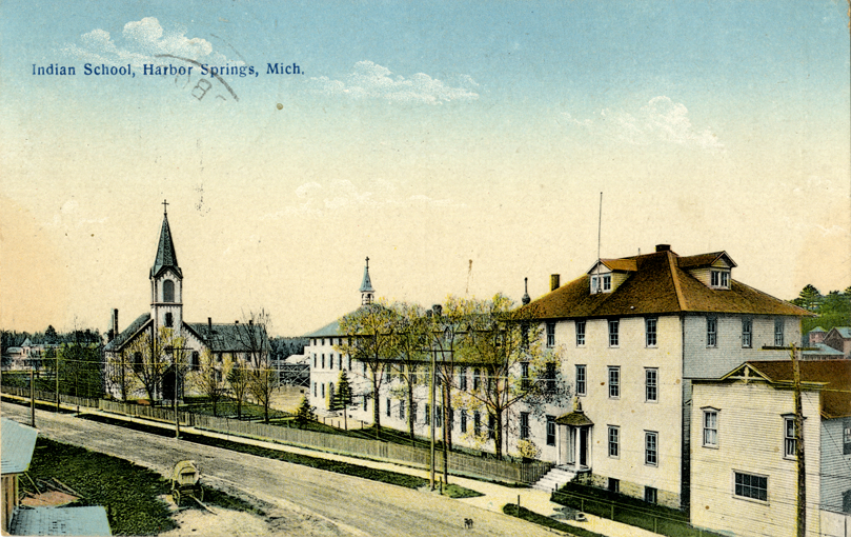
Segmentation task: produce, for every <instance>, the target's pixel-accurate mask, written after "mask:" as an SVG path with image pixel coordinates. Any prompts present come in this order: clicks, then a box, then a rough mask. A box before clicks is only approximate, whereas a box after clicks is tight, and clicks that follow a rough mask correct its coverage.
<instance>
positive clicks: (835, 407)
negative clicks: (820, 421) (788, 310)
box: [724, 360, 851, 419]
mask: <svg viewBox="0 0 851 537" xmlns="http://www.w3.org/2000/svg"><path fill="white" fill-rule="evenodd" d="M799 364H800V371H801V382H802V383H811V384H820V385H821V386H819V390H820V391H821V414H822V416H824V417H825V418H827V419H833V418H845V417H851V360H813V361H807V360H801V361H800V362H799ZM745 367H748V368H749V369H750V370H752V371H753V372H755V373H757V374H759V375H760V376H761V377H762V378H764V379H765V380H766V381H768V382H771V383H777V384H784V385H790V384H792V382H793V379H794V371H793V369H792V360H766V361H754V362H745V363H744V364H742V365H740V366H739V367H737V368H736V369H734V370H733V371H731V372H730V373H728V374H727V375H725V376H724V378H725V379H726V378H729V377H732V376H734V375H736V374H738V373H739V372H740V371H741V370H742V369H743V368H745Z"/></svg>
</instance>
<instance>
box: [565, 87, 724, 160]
mask: <svg viewBox="0 0 851 537" xmlns="http://www.w3.org/2000/svg"><path fill="white" fill-rule="evenodd" d="M564 117H565V118H566V119H567V123H568V125H569V126H572V127H582V128H586V129H588V130H589V132H592V133H594V134H600V135H602V136H605V137H608V138H610V139H613V140H618V141H622V142H626V143H628V144H632V145H650V144H655V143H667V144H674V145H681V146H694V147H700V148H702V149H707V150H718V149H723V148H724V144H722V143H721V141H720V140H718V137H717V136H716V135H715V134H714V133H713V132H712V130H711V129H710V128H708V127H707V128H703V129H700V128H696V127H695V126H694V125H693V124H692V122H691V119H690V118H689V115H688V108H686V106H685V105H684V104H682V103H677V102H674V101H673V100H671V98H669V97H666V96H664V95H662V96H659V97H654V98H652V99H650V101H649V102H648V103H647V104H645V105H644V106H642V107H641V108H639V109H638V110H636V111H633V112H629V111H617V110H615V111H613V110H611V109H609V108H605V109H603V110H601V111H600V113H599V117H598V118H595V119H590V118H589V119H584V120H579V119H576V118H574V117H572V116H571V115H570V114H568V113H565V114H564Z"/></svg>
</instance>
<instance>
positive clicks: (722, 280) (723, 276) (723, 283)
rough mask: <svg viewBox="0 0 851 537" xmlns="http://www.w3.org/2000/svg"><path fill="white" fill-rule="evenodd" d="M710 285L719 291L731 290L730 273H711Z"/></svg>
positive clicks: (716, 271)
mask: <svg viewBox="0 0 851 537" xmlns="http://www.w3.org/2000/svg"><path fill="white" fill-rule="evenodd" d="M709 278H710V281H709V284H710V286H712V287H716V288H719V289H729V288H730V271H728V270H712V271H711V272H710V273H709Z"/></svg>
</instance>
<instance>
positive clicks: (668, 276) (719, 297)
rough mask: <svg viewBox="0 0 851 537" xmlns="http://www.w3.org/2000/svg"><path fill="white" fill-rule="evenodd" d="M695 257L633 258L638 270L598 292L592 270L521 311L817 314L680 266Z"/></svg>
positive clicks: (544, 315) (537, 314)
mask: <svg viewBox="0 0 851 537" xmlns="http://www.w3.org/2000/svg"><path fill="white" fill-rule="evenodd" d="M722 253H723V252H722ZM724 255H726V254H724ZM695 257H701V256H693V257H691V258H681V257H679V256H678V255H677V254H675V253H674V252H672V251H670V250H667V251H662V252H655V253H651V254H646V255H640V256H636V257H631V258H627V259H628V260H631V261H634V262H635V264H636V270H635V272H633V273H631V274H630V276H629V278H627V279H626V281H624V283H622V284H621V285H620V286H618V288H617V289H615V290H614V291H613V292H611V293H594V294H592V293H591V289H590V281H589V278H590V276H588V275H587V274H586V275H584V276H582V277H580V278H578V279H576V280H573V281H572V282H569V283H567V284H565V285H563V286H562V287H559V288H558V289H556V290H555V291H552V292H550V293H547V294H546V295H544V296H542V297H541V298H539V299H537V300H535V301H533V302H532V303H531V304H529V305H528V306H524V307H523V308H522V309H521V311H523V312H525V313H527V314H528V315H530V316H532V317H534V318H538V319H564V318H585V317H614V316H627V315H648V314H650V315H654V314H656V315H658V314H666V313H690V312H695V313H697V312H712V313H742V314H754V315H790V316H796V317H802V316H812V315H813V314H812V313H810V312H808V311H807V310H805V309H803V308H799V307H797V306H793V305H792V304H789V303H788V302H785V301H783V300H780V299H777V298H774V297H772V296H770V295H768V294H766V293H763V292H762V291H758V290H756V289H754V288H752V287H749V286H747V285H745V284H743V283H740V282H738V281H732V282H731V283H730V289H723V290H722V289H711V288H709V287H707V286H706V285H704V284H703V283H702V282H700V281H699V280H697V279H696V278H694V277H693V276H692V275H691V274H689V273H688V272H687V271H686V270H684V269H683V268H682V266H681V265H680V261H682V260H684V259H686V260H689V259H693V258H695ZM707 257H714V258H715V259H717V257H718V255H716V254H707ZM704 261H705V260H700V263H703V262H704Z"/></svg>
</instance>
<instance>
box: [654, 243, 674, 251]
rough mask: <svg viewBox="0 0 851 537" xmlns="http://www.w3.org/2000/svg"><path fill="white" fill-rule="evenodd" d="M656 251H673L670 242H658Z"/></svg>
mask: <svg viewBox="0 0 851 537" xmlns="http://www.w3.org/2000/svg"><path fill="white" fill-rule="evenodd" d="M656 251H657V252H670V251H671V245H670V244H657V245H656Z"/></svg>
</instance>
